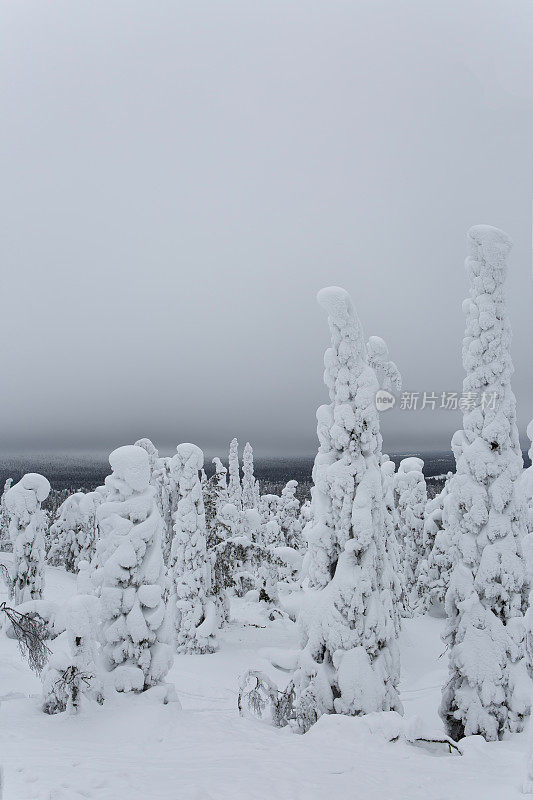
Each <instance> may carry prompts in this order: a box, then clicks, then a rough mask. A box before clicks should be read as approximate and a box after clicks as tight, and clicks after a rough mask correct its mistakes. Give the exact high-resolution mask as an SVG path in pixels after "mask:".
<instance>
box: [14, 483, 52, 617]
mask: <svg viewBox="0 0 533 800" xmlns="http://www.w3.org/2000/svg"><path fill="white" fill-rule="evenodd" d="M49 493H50V484H49V483H48V481H47V479H46V478H45V477H44V476H43V475H39V474H37V473H36V472H28V473H27V474H26V475H23V476H22V478H21V479H20V481H19V482H18V483H15V485H14V486H12V487H11V488H10V489H9V490H8V491H7V492H6V495H5V505H6V509H7V513H8V514H9V535H10V538H11V543H12V545H13V569H12V573H11V582H12V592H13V601H14V603H15V605H18V604H19V603H24V602H26V601H27V600H38V599H39V598H40V597H41V596H42V591H43V587H44V559H45V541H44V536H45V529H46V515H45V513H44V511H43V510H42V509H41V503H43V502H44V500H46V498H47V497H48V495H49Z"/></svg>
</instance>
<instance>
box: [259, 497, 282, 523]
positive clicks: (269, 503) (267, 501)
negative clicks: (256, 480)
mask: <svg viewBox="0 0 533 800" xmlns="http://www.w3.org/2000/svg"><path fill="white" fill-rule="evenodd" d="M279 502H280V496H279V495H278V494H262V495H261V497H260V498H259V505H258V509H257V510H258V511H259V515H260V517H261V520H262V522H263V523H264V524H265V525H266V524H267V522H271V521H272V520H277V518H278V508H279Z"/></svg>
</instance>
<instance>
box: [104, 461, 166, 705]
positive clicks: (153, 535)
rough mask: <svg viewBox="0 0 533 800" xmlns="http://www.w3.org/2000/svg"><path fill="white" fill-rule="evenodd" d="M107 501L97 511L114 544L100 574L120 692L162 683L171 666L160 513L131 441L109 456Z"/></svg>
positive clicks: (110, 664)
mask: <svg viewBox="0 0 533 800" xmlns="http://www.w3.org/2000/svg"><path fill="white" fill-rule="evenodd" d="M109 463H110V464H111V469H112V470H113V474H112V475H110V476H108V477H107V478H106V481H105V483H106V487H107V489H108V491H109V494H108V497H107V499H106V502H104V503H103V504H102V505H101V506H100V507H99V508H98V510H97V515H98V520H99V524H100V527H101V529H102V535H103V537H104V538H108V537H110V539H111V540H113V541H114V543H115V547H114V549H113V551H112V552H111V553H110V554H109V557H108V558H107V561H106V562H105V564H104V566H103V568H102V573H103V580H102V589H101V604H102V618H103V629H104V642H105V643H104V648H103V653H104V659H105V662H106V666H107V668H108V669H109V670H111V671H113V676H114V682H115V688H116V689H117V690H118V691H126V692H127V691H137V692H139V691H142V690H143V689H148V688H149V687H150V686H154V685H155V684H158V683H161V682H162V681H163V680H164V678H165V676H166V674H167V672H168V670H169V669H170V666H171V665H172V658H173V656H172V649H171V647H170V642H169V631H168V626H167V624H166V623H167V620H166V607H165V601H164V594H165V588H166V577H165V568H164V564H163V552H162V548H161V534H162V529H163V522H162V520H161V515H160V514H159V511H158V508H157V504H156V500H155V497H154V488H153V487H152V486H150V462H149V457H148V453H147V452H146V451H145V450H143V449H142V448H140V447H136V446H135V445H126V446H124V447H119V448H117V449H116V450H114V451H113V452H112V453H111V455H110V456H109Z"/></svg>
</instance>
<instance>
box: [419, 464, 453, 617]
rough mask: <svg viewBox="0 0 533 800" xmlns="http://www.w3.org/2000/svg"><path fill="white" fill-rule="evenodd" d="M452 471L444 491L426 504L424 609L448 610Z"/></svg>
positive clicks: (422, 575) (421, 590) (421, 587)
mask: <svg viewBox="0 0 533 800" xmlns="http://www.w3.org/2000/svg"><path fill="white" fill-rule="evenodd" d="M451 475H452V473H451V472H450V473H448V476H447V478H446V482H445V484H444V486H443V488H442V491H441V492H440V493H439V494H438V495H436V496H435V497H432V498H431V499H430V500H428V501H427V503H426V510H425V512H424V549H425V550H426V552H428V551H429V554H428V555H427V557H426V558H425V559H424V560H423V561H422V562H421V564H420V568H419V570H418V581H417V594H418V598H419V604H420V610H422V611H424V610H427V609H432V610H433V611H434V612H437V614H441V613H442V612H443V611H444V599H445V597H446V592H447V591H448V586H449V585H450V576H451V573H452V569H453V557H454V547H453V545H452V541H451V532H450V531H449V530H448V529H446V528H445V527H444V523H443V515H444V504H445V503H446V500H447V497H448V486H449V481H450V478H451Z"/></svg>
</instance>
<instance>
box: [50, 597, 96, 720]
mask: <svg viewBox="0 0 533 800" xmlns="http://www.w3.org/2000/svg"><path fill="white" fill-rule="evenodd" d="M97 627H98V600H97V598H96V597H92V596H90V595H75V596H74V597H73V598H72V599H71V600H70V601H69V603H68V606H67V609H66V637H67V641H68V645H69V653H62V652H59V653H56V654H54V655H53V656H52V658H51V659H50V662H49V665H48V668H47V670H46V672H45V673H44V674H43V706H42V707H43V711H45V712H46V713H47V714H57V713H59V712H61V711H65V710H68V711H70V713H72V714H76V713H78V711H79V710H80V706H81V700H82V697H87V698H89V699H91V700H96V702H97V703H100V705H101V704H102V703H103V702H104V690H103V683H102V678H101V675H100V674H99V670H98V666H97V662H98V657H97V651H96V646H97V636H98V634H97Z"/></svg>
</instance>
